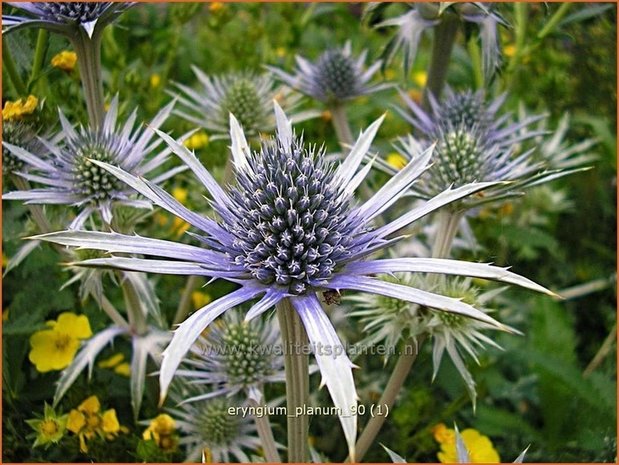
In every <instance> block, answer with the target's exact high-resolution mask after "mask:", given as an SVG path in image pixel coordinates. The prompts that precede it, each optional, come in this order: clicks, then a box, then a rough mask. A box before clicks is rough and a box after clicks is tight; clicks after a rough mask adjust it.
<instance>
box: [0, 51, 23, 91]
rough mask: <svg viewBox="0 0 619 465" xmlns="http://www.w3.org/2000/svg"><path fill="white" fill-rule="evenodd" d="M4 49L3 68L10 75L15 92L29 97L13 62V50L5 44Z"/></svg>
mask: <svg viewBox="0 0 619 465" xmlns="http://www.w3.org/2000/svg"><path fill="white" fill-rule="evenodd" d="M3 45H4V46H3V47H2V66H3V68H4V69H5V70H6V72H7V74H8V75H9V79H10V80H11V82H12V83H13V87H15V92H17V95H19V96H20V97H27V96H28V89H27V88H26V85H25V84H24V81H23V80H22V78H21V76H20V75H19V72H18V71H17V67H16V66H15V61H13V56H12V55H11V50H10V49H9V46H8V44H3Z"/></svg>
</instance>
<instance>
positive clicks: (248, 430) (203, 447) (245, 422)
mask: <svg viewBox="0 0 619 465" xmlns="http://www.w3.org/2000/svg"><path fill="white" fill-rule="evenodd" d="M178 385H181V386H180V387H179V386H175V388H174V389H173V390H172V391H171V395H170V397H171V399H172V401H175V402H176V404H177V405H176V407H172V408H168V409H167V411H168V412H169V413H170V414H171V415H172V417H173V418H174V420H175V422H176V427H177V429H178V431H180V433H181V438H180V441H179V443H180V444H181V446H183V447H185V449H186V453H187V457H186V460H187V461H188V462H198V461H200V460H201V459H202V456H203V454H205V455H206V456H207V457H206V459H207V460H206V462H208V463H229V462H230V461H231V459H236V460H237V461H239V462H245V463H247V462H250V459H249V457H248V456H247V454H246V452H245V451H254V452H256V451H257V449H258V448H259V447H260V440H259V439H258V433H257V431H256V426H255V423H254V421H253V419H252V416H251V415H240V414H239V415H237V414H232V415H231V414H230V413H229V409H230V408H231V407H233V408H234V407H236V405H239V406H240V405H241V404H240V402H239V403H237V399H236V398H234V397H230V398H226V397H221V398H216V399H207V400H200V401H198V402H191V403H186V402H183V401H184V400H185V398H186V397H196V396H197V395H198V393H199V390H198V389H197V388H196V387H195V386H191V387H190V386H188V385H186V383H178ZM208 455H210V457H209V456H208Z"/></svg>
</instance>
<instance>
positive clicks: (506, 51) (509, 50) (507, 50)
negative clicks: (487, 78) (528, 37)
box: [503, 44, 516, 58]
mask: <svg viewBox="0 0 619 465" xmlns="http://www.w3.org/2000/svg"><path fill="white" fill-rule="evenodd" d="M515 53H516V46H515V45H514V44H508V45H506V46H505V47H503V55H505V56H506V57H508V58H511V57H513V56H514V54H515Z"/></svg>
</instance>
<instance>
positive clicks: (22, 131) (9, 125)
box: [2, 120, 45, 176]
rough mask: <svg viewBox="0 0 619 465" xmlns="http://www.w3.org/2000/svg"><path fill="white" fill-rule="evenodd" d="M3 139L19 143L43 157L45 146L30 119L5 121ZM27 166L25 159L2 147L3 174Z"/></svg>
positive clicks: (13, 143) (11, 172)
mask: <svg viewBox="0 0 619 465" xmlns="http://www.w3.org/2000/svg"><path fill="white" fill-rule="evenodd" d="M2 140H3V141H4V142H8V143H10V144H12V145H19V146H21V147H24V148H25V149H26V150H28V151H30V152H32V153H34V154H36V155H37V156H38V157H42V156H43V155H44V153H45V147H44V146H43V144H41V143H40V142H39V141H38V139H37V130H36V128H35V125H34V124H33V123H32V122H29V121H21V120H14V121H3V122H2ZM25 168H26V164H25V163H24V161H23V160H21V159H19V158H17V157H16V156H15V155H13V154H12V153H11V152H10V151H9V150H8V149H7V148H5V147H2V174H3V175H5V176H6V175H8V174H14V173H18V172H20V171H22V170H23V169H25Z"/></svg>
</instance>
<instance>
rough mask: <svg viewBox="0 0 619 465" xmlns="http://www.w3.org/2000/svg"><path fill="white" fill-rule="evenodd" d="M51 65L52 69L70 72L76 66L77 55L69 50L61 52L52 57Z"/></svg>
mask: <svg viewBox="0 0 619 465" xmlns="http://www.w3.org/2000/svg"><path fill="white" fill-rule="evenodd" d="M51 64H52V66H53V67H54V68H58V69H61V70H63V71H67V72H71V71H73V69H74V68H75V65H76V64H77V54H76V53H75V52H71V51H69V50H63V51H62V52H60V53H57V54H56V55H54V56H53V57H52V61H51Z"/></svg>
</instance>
